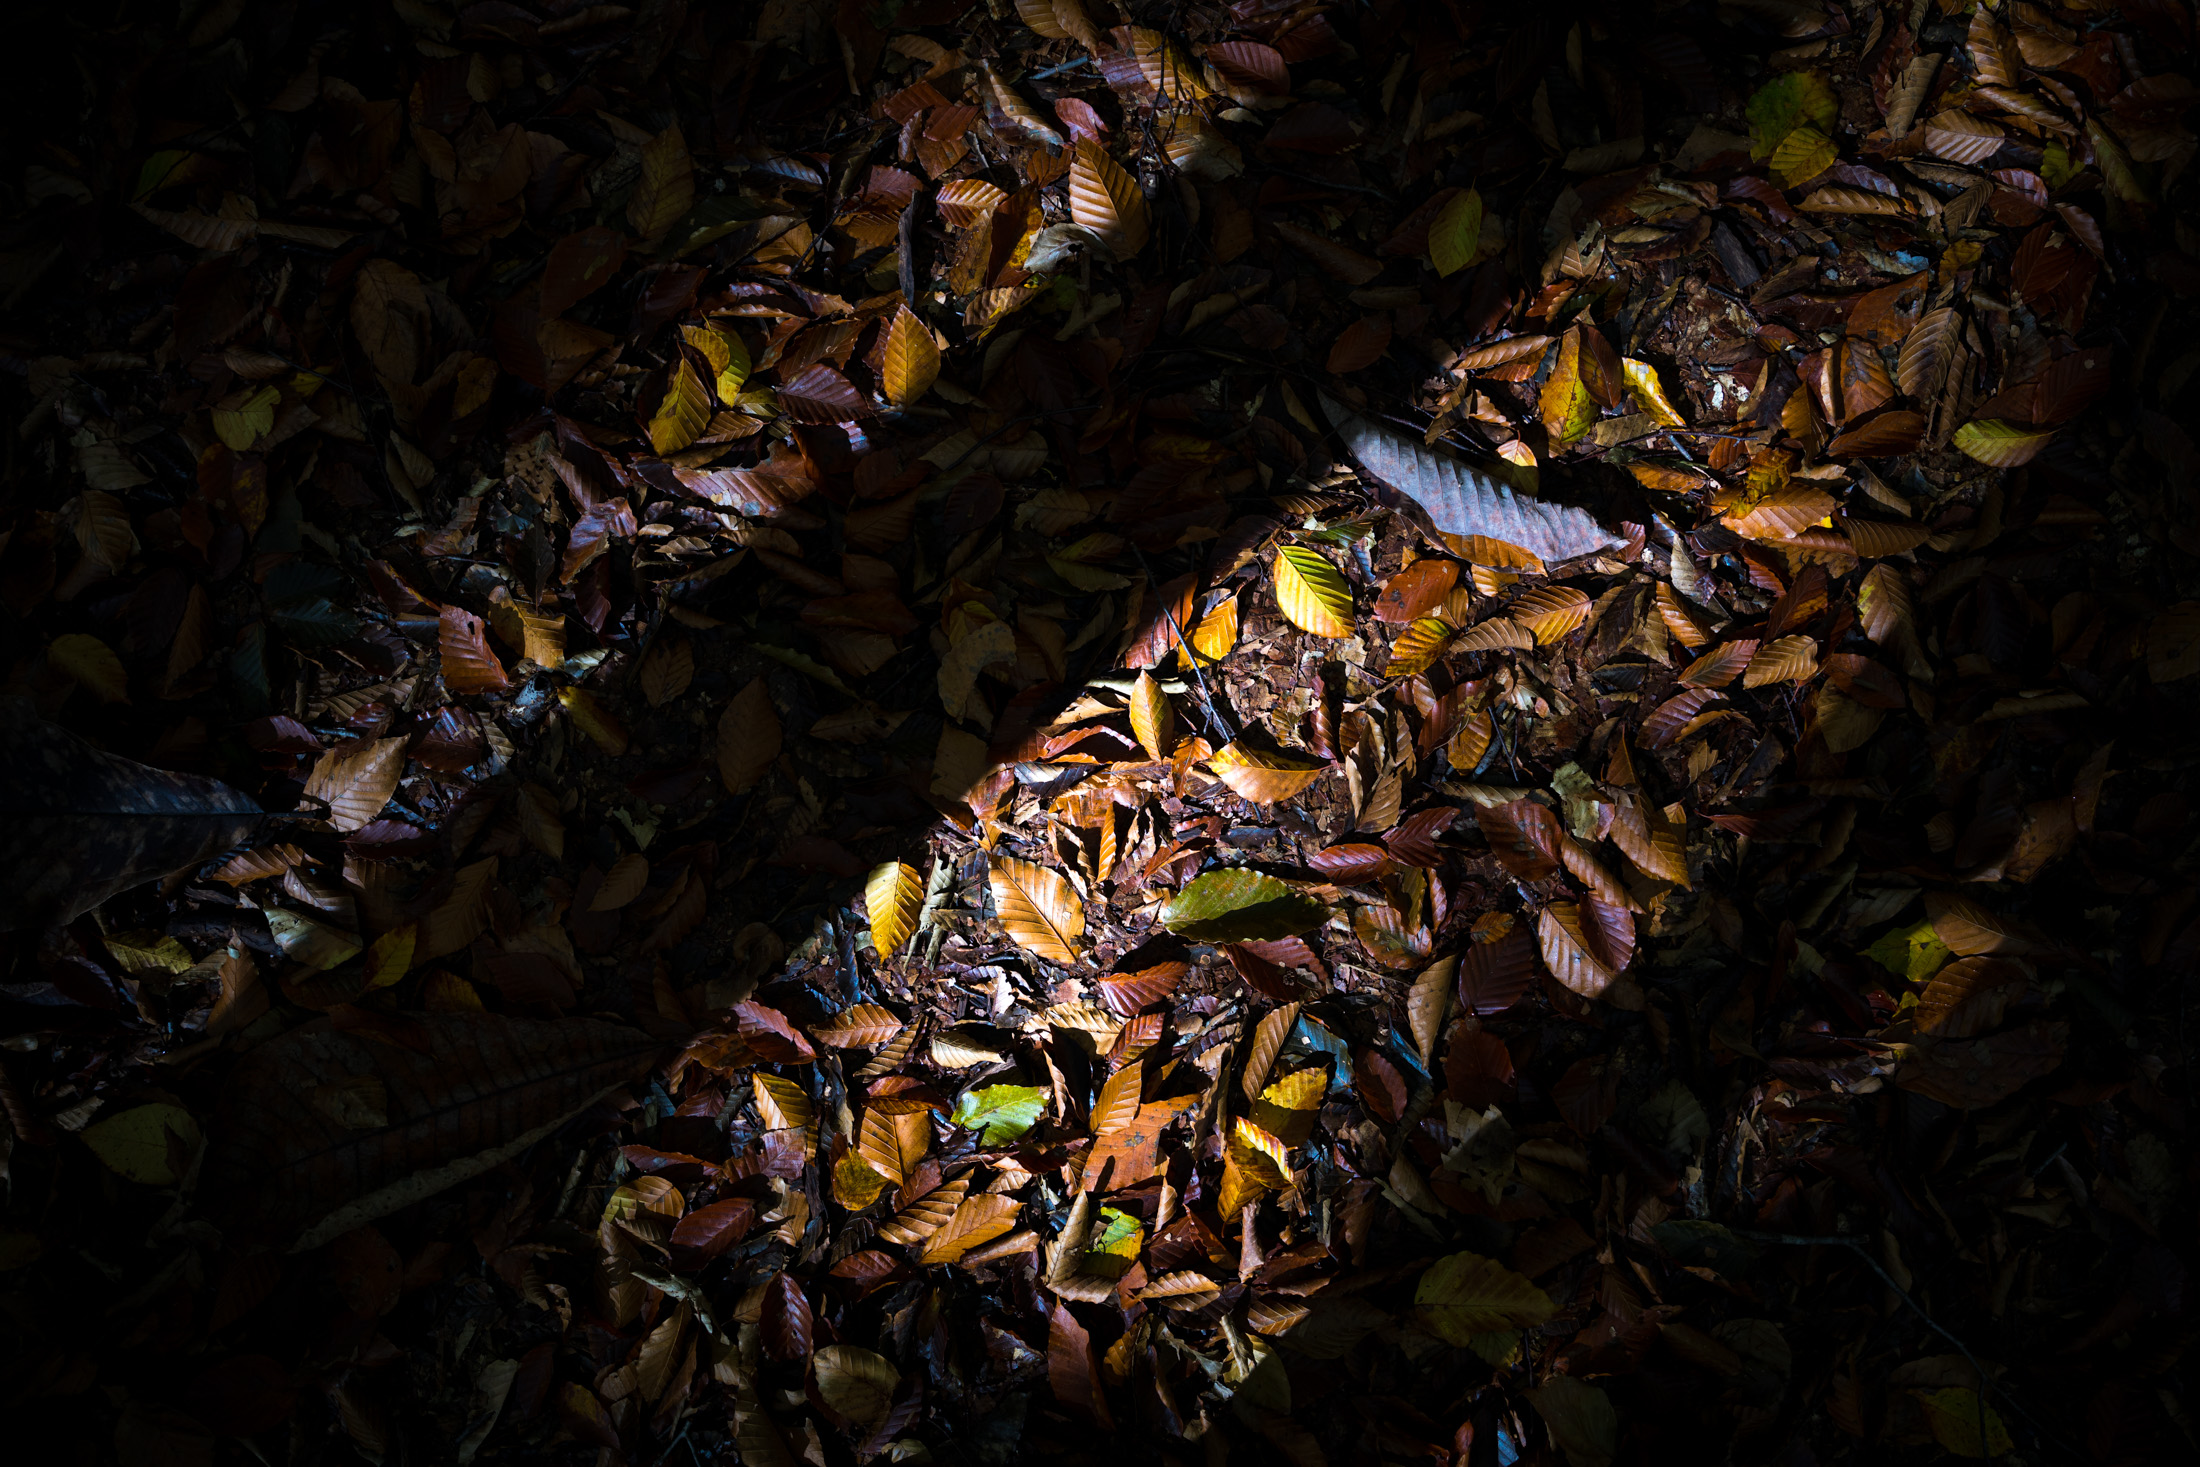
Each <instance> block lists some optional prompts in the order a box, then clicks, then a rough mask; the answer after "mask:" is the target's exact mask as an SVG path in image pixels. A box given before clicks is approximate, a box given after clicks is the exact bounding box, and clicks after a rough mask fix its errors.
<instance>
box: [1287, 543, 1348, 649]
mask: <svg viewBox="0 0 2200 1467" xmlns="http://www.w3.org/2000/svg"><path fill="white" fill-rule="evenodd" d="M1275 575H1276V605H1277V606H1279V607H1281V608H1282V610H1283V615H1284V619H1285V620H1286V621H1289V622H1290V623H1291V625H1293V626H1295V627H1297V628H1298V629H1299V630H1300V631H1302V632H1311V633H1313V634H1314V635H1315V636H1317V637H1349V636H1351V635H1352V588H1351V586H1349V585H1347V584H1346V582H1345V578H1344V576H1343V575H1342V574H1341V573H1340V572H1339V571H1338V570H1337V568H1336V567H1335V566H1333V565H1331V564H1330V563H1329V561H1328V560H1327V559H1326V558H1324V557H1323V556H1322V555H1321V554H1320V552H1318V551H1314V550H1309V549H1307V548H1306V547H1305V546H1303V545H1286V546H1284V547H1283V548H1282V549H1280V550H1278V551H1277V552H1276V568H1275Z"/></svg>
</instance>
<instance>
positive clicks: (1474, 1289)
mask: <svg viewBox="0 0 2200 1467" xmlns="http://www.w3.org/2000/svg"><path fill="white" fill-rule="evenodd" d="M1413 1303H1414V1307H1415V1309H1416V1310H1418V1311H1419V1313H1420V1316H1421V1320H1422V1322H1423V1323H1424V1324H1425V1325H1427V1327H1428V1329H1429V1332H1430V1333H1431V1334H1434V1335H1435V1336H1436V1337H1437V1338H1439V1339H1442V1340H1447V1341H1449V1342H1450V1343H1452V1344H1454V1345H1464V1344H1467V1343H1468V1342H1469V1341H1470V1339H1471V1338H1472V1337H1473V1336H1475V1335H1478V1334H1486V1333H1488V1332H1489V1331H1491V1330H1501V1329H1519V1328H1521V1327H1523V1326H1525V1325H1531V1324H1541V1323H1542V1322H1543V1321H1544V1320H1546V1319H1549V1318H1550V1317H1551V1315H1552V1313H1553V1312H1554V1309H1553V1306H1552V1304H1551V1296H1550V1295H1548V1294H1546V1293H1544V1292H1543V1291H1542V1290H1541V1289H1539V1288H1537V1287H1536V1286H1535V1285H1534V1284H1533V1283H1531V1282H1529V1281H1528V1280H1527V1279H1526V1278H1524V1277H1523V1276H1521V1275H1520V1274H1517V1273H1514V1272H1513V1271H1512V1270H1511V1269H1509V1268H1507V1267H1505V1266H1504V1265H1503V1264H1501V1263H1499V1262H1497V1261H1496V1260H1494V1259H1490V1258H1484V1257H1483V1256H1482V1255H1480V1254H1479V1253H1454V1254H1452V1255H1451V1256H1450V1257H1448V1258H1440V1259H1438V1260H1437V1261H1436V1262H1435V1264H1434V1265H1433V1266H1431V1267H1430V1269H1429V1271H1428V1272H1427V1273H1424V1274H1422V1275H1421V1282H1420V1285H1419V1287H1417V1288H1416V1289H1415V1290H1414V1291H1413Z"/></svg>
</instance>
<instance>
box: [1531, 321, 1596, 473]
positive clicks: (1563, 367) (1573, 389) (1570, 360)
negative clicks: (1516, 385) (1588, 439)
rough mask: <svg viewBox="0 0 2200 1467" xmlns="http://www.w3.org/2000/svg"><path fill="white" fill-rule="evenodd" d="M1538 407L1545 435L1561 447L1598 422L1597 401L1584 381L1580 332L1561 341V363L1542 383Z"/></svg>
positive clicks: (1570, 332) (1574, 331) (1559, 355)
mask: <svg viewBox="0 0 2200 1467" xmlns="http://www.w3.org/2000/svg"><path fill="white" fill-rule="evenodd" d="M1538 406H1539V407H1540V408H1541V410H1542V414H1543V431H1544V432H1546V433H1548V434H1550V435H1551V442H1552V443H1554V444H1556V445H1559V446H1564V445H1566V444H1568V443H1572V442H1573V441H1574V440H1575V439H1577V438H1579V437H1581V435H1582V434H1584V433H1586V432H1588V431H1589V425H1590V424H1591V423H1593V422H1595V421H1596V416H1597V404H1596V399H1595V398H1594V397H1591V396H1590V395H1589V388H1588V385H1587V384H1586V383H1584V382H1583V381H1582V380H1581V332H1580V331H1579V330H1578V329H1575V330H1569V331H1568V332H1567V333H1566V334H1565V335H1564V336H1562V337H1560V338H1559V342H1558V363H1557V365H1556V366H1554V367H1552V368H1551V375H1550V376H1549V378H1547V379H1546V380H1545V381H1544V383H1543V395H1542V398H1541V400H1540V402H1539V404H1538Z"/></svg>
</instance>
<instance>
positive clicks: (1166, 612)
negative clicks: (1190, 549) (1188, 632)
mask: <svg viewBox="0 0 2200 1467" xmlns="http://www.w3.org/2000/svg"><path fill="white" fill-rule="evenodd" d="M1131 553H1132V554H1133V555H1135V556H1137V557H1138V568H1139V569H1140V570H1142V571H1144V572H1145V573H1146V584H1147V585H1149V586H1152V587H1153V591H1154V596H1155V597H1156V598H1157V599H1159V600H1160V601H1161V614H1162V615H1163V616H1166V617H1167V618H1168V619H1169V630H1170V631H1172V632H1174V633H1176V644H1177V645H1178V646H1179V647H1182V648H1183V649H1184V660H1185V661H1186V662H1189V663H1190V664H1191V665H1192V677H1193V679H1194V680H1196V681H1197V682H1198V684H1199V699H1200V702H1202V703H1204V704H1205V705H1206V708H1207V726H1208V727H1209V728H1210V729H1212V730H1214V731H1215V732H1216V733H1218V734H1220V735H1222V741H1223V742H1224V743H1226V744H1232V743H1236V742H1237V735H1236V734H1234V733H1232V732H1230V725H1229V724H1228V723H1226V722H1224V721H1223V717H1222V715H1221V714H1219V713H1217V712H1215V695H1214V693H1213V692H1212V691H1210V690H1209V689H1208V687H1207V674H1206V673H1204V672H1202V671H1200V667H1199V649H1198V648H1197V647H1194V646H1193V645H1192V639H1191V638H1189V637H1187V636H1185V635H1184V628H1183V626H1182V625H1181V624H1180V623H1179V622H1178V621H1177V619H1176V608H1175V607H1174V606H1171V605H1170V604H1169V603H1168V600H1167V598H1165V597H1162V596H1161V584H1160V582H1158V581H1156V580H1155V579H1154V574H1153V567H1152V566H1150V565H1148V564H1147V563H1146V552H1145V551H1143V550H1141V549H1139V548H1138V546H1137V544H1136V543H1135V542H1134V543H1133V544H1132V545H1131Z"/></svg>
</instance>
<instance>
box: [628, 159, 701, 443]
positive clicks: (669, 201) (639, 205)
mask: <svg viewBox="0 0 2200 1467" xmlns="http://www.w3.org/2000/svg"><path fill="white" fill-rule="evenodd" d="M694 202H695V165H694V164H693V163H692V162H691V161H690V160H689V158H688V148H687V139H686V138H684V137H682V136H681V135H680V125H679V124H678V123H674V124H673V125H672V126H670V127H668V128H666V129H665V130H664V131H663V132H661V133H659V134H657V136H655V137H653V138H651V139H650V140H649V141H648V142H646V143H644V144H642V173H641V177H640V178H639V179H638V180H636V182H635V184H634V192H633V193H631V194H629V195H627V200H626V222H627V223H628V224H630V225H632V226H633V228H634V232H635V233H636V234H638V235H640V236H641V237H642V238H643V239H655V238H657V236H659V235H661V234H663V233H664V232H665V231H666V230H668V229H670V228H671V227H672V226H673V225H674V224H677V223H678V222H679V221H680V218H681V216H682V215H684V214H686V213H687V211H688V209H689V208H690V207H691V206H692V205H693V204H694ZM658 451H659V452H665V451H666V450H663V449H660V450H658Z"/></svg>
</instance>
